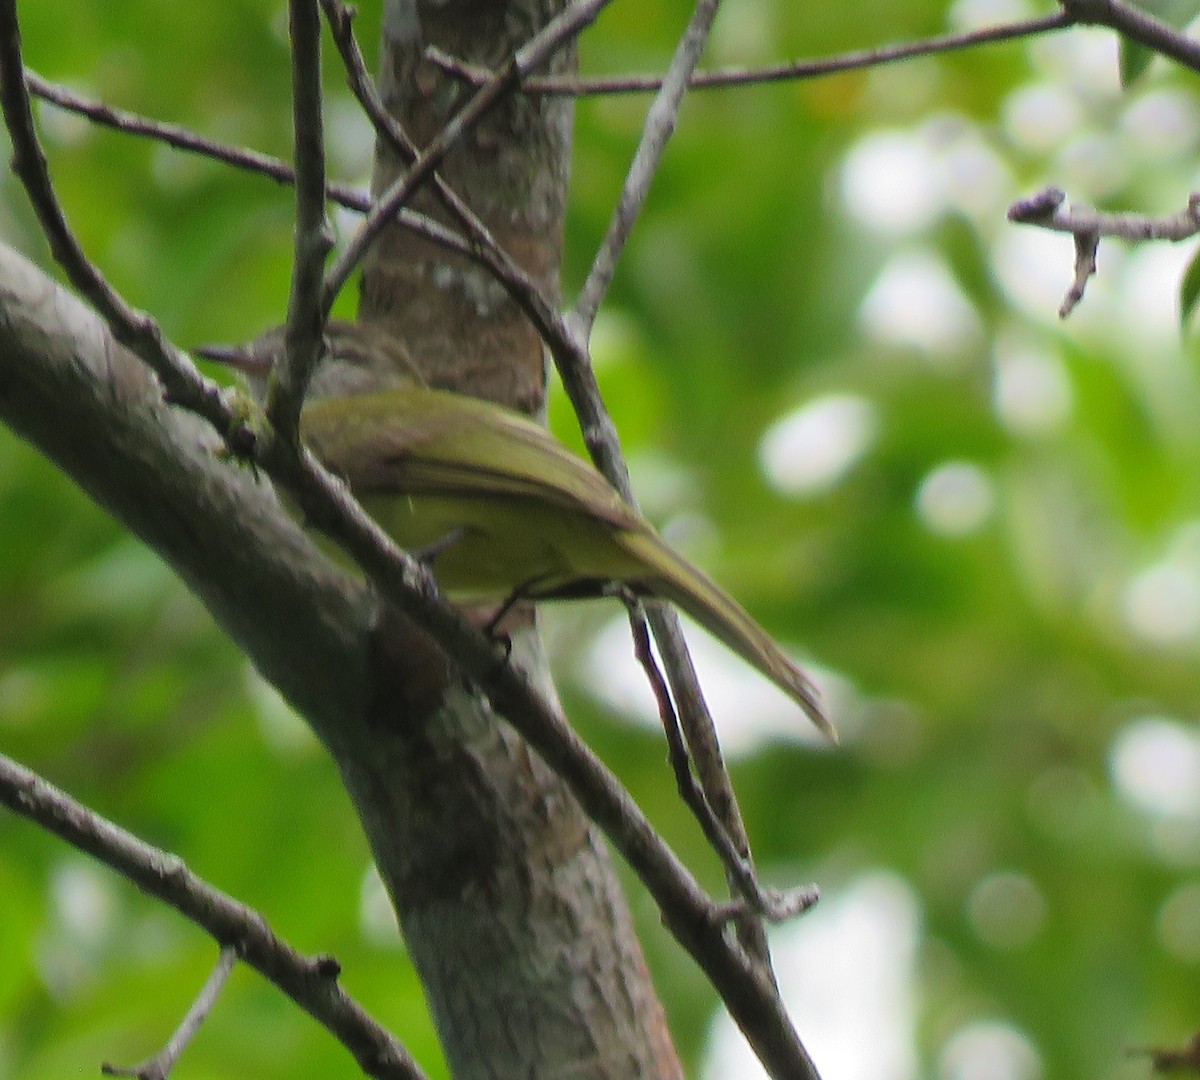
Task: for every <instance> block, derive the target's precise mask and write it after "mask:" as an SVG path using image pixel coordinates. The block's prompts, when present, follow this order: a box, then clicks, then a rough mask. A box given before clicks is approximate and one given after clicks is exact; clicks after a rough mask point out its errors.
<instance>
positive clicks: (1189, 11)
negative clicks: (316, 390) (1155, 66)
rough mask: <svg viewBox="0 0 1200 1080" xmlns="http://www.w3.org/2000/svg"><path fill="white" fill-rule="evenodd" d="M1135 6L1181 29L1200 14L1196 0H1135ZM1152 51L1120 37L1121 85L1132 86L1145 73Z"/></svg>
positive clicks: (1152, 57)
mask: <svg viewBox="0 0 1200 1080" xmlns="http://www.w3.org/2000/svg"><path fill="white" fill-rule="evenodd" d="M1134 6H1135V7H1139V8H1141V9H1142V10H1143V11H1144V12H1146V14H1148V15H1153V16H1154V17H1155V18H1156V19H1159V20H1161V21H1162V22H1165V23H1166V24H1167V25H1168V26H1170V27H1173V28H1174V29H1176V30H1183V29H1185V28H1186V27H1187V25H1188V24H1189V23H1190V22H1191V21H1192V20H1193V19H1194V18H1195V17H1196V16H1197V15H1200V3H1197V2H1196V0H1135V2H1134ZM1153 59H1154V52H1153V51H1152V50H1150V49H1148V48H1146V46H1145V45H1141V44H1139V43H1138V42H1136V41H1130V40H1128V39H1127V38H1122V39H1121V85H1122V86H1126V87H1128V86H1132V85H1133V84H1134V82H1136V81H1137V80H1138V79H1139V78H1141V77H1142V75H1144V74H1145V73H1146V70H1147V68H1149V67H1150V61H1152V60H1153Z"/></svg>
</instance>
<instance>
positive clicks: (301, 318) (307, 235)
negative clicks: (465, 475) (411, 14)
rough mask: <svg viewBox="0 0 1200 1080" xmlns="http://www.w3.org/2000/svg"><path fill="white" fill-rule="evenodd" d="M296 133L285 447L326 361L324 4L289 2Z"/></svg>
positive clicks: (283, 391) (276, 422)
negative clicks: (312, 381) (320, 365)
mask: <svg viewBox="0 0 1200 1080" xmlns="http://www.w3.org/2000/svg"><path fill="white" fill-rule="evenodd" d="M288 33H289V35H290V37H291V42H292V127H293V132H292V135H293V141H294V144H295V161H296V239H295V257H294V259H293V261H292V285H291V289H290V290H289V293H288V315H287V330H286V332H285V343H286V348H285V350H284V355H283V361H282V363H280V364H279V365H278V367H277V368H276V370H274V371H273V372H272V378H271V382H270V384H269V387H268V392H267V405H266V411H267V416H268V417H269V418H270V420H271V423H272V425H273V426H274V428H275V431H276V433H277V434H278V435H279V436H280V437H281V438H284V439H295V440H297V441H298V440H299V438H300V435H299V428H300V407H301V406H302V405H303V404H304V394H305V391H307V389H308V384H309V380H310V379H311V378H312V373H313V372H314V371H315V370H316V367H317V362H318V361H319V360H320V358H321V348H322V344H321V342H322V338H323V336H324V330H325V317H326V314H327V313H326V312H325V311H323V310H322V308H321V283H322V278H323V275H324V267H325V259H326V258H327V257H328V255H329V252H330V249H331V248H332V247H333V230H332V229H330V227H329V221H328V219H327V218H326V216H325V129H324V123H323V121H322V118H321V14H320V10H319V9H318V7H317V0H289V2H288Z"/></svg>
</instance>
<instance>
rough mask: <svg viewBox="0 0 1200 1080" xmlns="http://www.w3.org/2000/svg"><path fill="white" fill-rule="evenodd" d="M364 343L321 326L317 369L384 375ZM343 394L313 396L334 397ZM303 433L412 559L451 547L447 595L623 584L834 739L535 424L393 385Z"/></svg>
mask: <svg viewBox="0 0 1200 1080" xmlns="http://www.w3.org/2000/svg"><path fill="white" fill-rule="evenodd" d="M272 333H274V338H272V336H271V334H272ZM364 341H365V338H364V331H363V330H362V329H361V328H360V327H357V326H348V325H347V324H335V325H334V326H331V328H330V332H329V346H330V353H331V356H332V358H333V359H332V361H327V364H328V363H331V362H332V363H334V364H336V363H337V362H338V361H339V359H340V360H342V362H343V366H347V368H348V366H349V365H353V366H354V368H355V370H356V371H358V372H360V373H361V370H362V369H363V368H364V367H368V366H372V365H373V366H376V367H379V366H381V364H382V363H383V361H384V360H385V359H386V358H382V357H380V356H379V355H377V353H378V352H380V351H381V350H378V349H375V350H373V349H371V348H368V347H365V346H364ZM281 345H282V338H281V336H280V335H279V334H278V332H269V333H268V335H264V337H263V338H260V339H258V341H257V342H255V343H254V345H252V346H250V347H249V350H248V351H243V352H242V353H241V354H240V357H241V359H240V361H239V359H237V358H236V357H237V355H238V354H235V353H233V352H232V351H220V350H207V351H206V352H205V355H209V356H214V357H217V358H221V359H225V360H232V362H234V363H237V364H239V366H242V367H245V368H251V367H252V364H251V360H254V361H255V362H258V361H261V359H262V357H263V354H264V352H266V353H270V352H278V351H279V349H280V347H281ZM352 346H353V348H352ZM267 358H268V359H269V360H273V359H274V356H270V355H269V356H268V357H267ZM260 366H261V365H260ZM401 366H403V365H401ZM320 377H321V376H320V373H319V375H318V379H320ZM396 381H397V380H394V379H393V382H396ZM327 385H328V386H330V387H332V385H333V384H332V383H328V384H327ZM344 385H345V384H344V381H343V383H342V384H341V389H340V390H337V391H334V390H332V389H324V390H322V391H320V392H322V393H340V392H342V391H343V390H344ZM301 432H302V435H303V437H304V440H305V442H307V443H308V444H309V446H310V447H311V448H312V450H313V452H314V453H315V454H316V455H317V457H318V458H319V459H320V460H321V461H322V462H323V463H324V464H325V465H326V466H327V467H328V468H329V469H330V470H331V471H333V472H334V473H336V474H337V475H339V476H341V477H342V478H343V479H345V480H346V482H347V483H348V484H349V485H350V488H351V490H352V491H353V492H354V494H355V495H356V496H357V497H358V499H359V500H360V501H361V502H362V503H363V506H364V507H365V508H366V510H367V511H368V513H370V514H371V516H372V517H373V518H375V520H376V521H377V522H378V523H379V524H380V525H381V526H382V527H383V528H384V529H385V530H387V532H388V533H389V534H391V535H392V536H393V537H394V539H395V540H396V541H397V543H399V544H400V545H401V546H402V547H404V548H407V549H409V550H421V549H423V548H429V547H431V546H436V545H438V544H439V543H440V542H442V541H449V542H448V543H446V544H445V546H444V547H443V548H442V549H441V550H440V551H439V553H438V555H437V556H436V559H435V561H434V564H433V569H434V573H435V575H436V576H437V579H438V583H439V584H440V585H441V587H442V588H443V589H444V590H445V591H446V592H447V593H448V594H449V595H450V596H452V597H453V598H455V599H457V600H461V601H495V602H502V601H504V600H506V599H508V598H509V597H510V596H512V595H514V594H517V593H519V594H520V595H522V596H525V597H527V598H529V599H533V600H539V599H556V598H569V597H584V596H597V595H600V594H602V593H603V592H604V591H605V589H606V587H611V586H612V585H613V584H620V585H623V586H625V587H627V588H629V589H631V590H632V591H633V592H634V593H636V594H638V595H640V596H649V597H657V598H660V599H664V600H669V601H671V602H672V603H674V604H676V605H677V606H678V607H680V608H681V609H682V610H683V611H685V612H687V614H688V615H690V616H691V617H692V618H693V619H695V620H696V621H697V622H698V623H700V625H701V626H703V627H704V628H705V629H706V630H708V631H709V633H711V634H713V635H714V636H715V637H716V638H718V639H719V640H720V641H722V642H723V643H724V644H725V645H727V646H728V647H729V648H730V649H732V650H733V651H734V652H736V653H737V654H738V655H739V656H741V657H742V658H743V659H745V660H746V661H747V662H748V663H750V664H751V665H753V666H754V667H755V668H757V669H758V670H759V671H761V672H762V673H763V674H764V675H766V676H767V677H768V678H770V679H771V680H772V681H773V682H775V683H776V684H777V685H778V686H780V687H781V688H782V689H783V690H785V691H786V692H787V693H788V694H789V695H790V696H791V697H792V698H793V699H794V700H795V701H797V702H798V703H799V704H800V706H801V707H802V708H803V709H804V710H805V712H806V713H808V715H809V716H810V717H811V718H812V719H813V721H814V722H815V723H816V724H817V725H818V727H820V728H821V730H822V731H824V732H825V733H826V734H827V735H829V736H830V737H831V738H832V737H835V736H834V730H833V728H832V726H831V725H830V724H829V722H828V720H826V719H825V717H824V714H823V713H822V712H821V709H820V706H819V704H818V703H817V699H816V694H815V691H814V689H813V687H812V684H811V682H810V681H809V680H808V678H807V677H806V676H805V674H804V673H803V672H802V671H801V670H800V668H799V667H797V665H796V664H795V663H794V662H793V661H792V660H791V659H790V658H789V657H788V656H787V655H786V654H785V653H784V652H783V650H782V649H780V647H779V646H778V645H777V644H776V643H775V641H774V640H773V639H772V638H771V637H770V635H769V634H767V633H766V631H764V630H763V629H762V628H761V627H760V626H759V625H758V624H757V623H756V622H755V621H754V620H753V619H752V618H751V617H750V616H749V615H748V614H747V613H746V612H745V610H744V609H743V608H742V607H741V606H740V605H739V604H738V603H737V602H736V601H735V600H733V599H732V598H731V597H730V596H729V595H727V594H726V593H725V592H724V591H723V590H722V589H721V588H720V587H719V586H718V585H717V584H716V583H715V582H713V581H712V579H711V578H709V577H708V576H707V575H706V574H705V573H704V572H703V571H702V570H700V569H698V568H697V567H695V566H693V565H692V564H691V563H689V562H688V561H687V560H686V559H684V558H683V557H682V556H680V555H679V554H677V553H676V552H675V551H674V550H672V549H671V548H670V547H668V546H667V544H666V543H664V542H663V540H662V539H661V538H660V537H659V536H658V534H657V533H656V532H655V531H654V529H653V528H652V527H651V526H650V525H649V523H647V522H646V520H645V519H644V518H642V517H641V515H639V514H638V513H636V512H635V511H634V510H633V509H631V508H630V507H629V506H628V504H626V503H625V502H624V501H623V500H622V499H621V498H620V496H619V495H618V494H617V493H616V491H615V490H614V489H613V488H612V487H611V485H609V483H608V482H607V481H606V480H605V479H604V478H603V477H602V476H601V475H600V474H599V473H598V472H597V471H596V470H595V469H593V468H592V467H591V466H590V465H589V464H587V463H586V462H585V461H583V460H582V459H581V458H579V457H576V456H575V455H574V454H572V453H571V452H570V451H569V450H567V449H566V448H565V447H564V446H562V445H561V444H560V443H559V442H557V441H556V440H555V439H554V438H553V437H552V436H551V435H549V434H548V433H547V432H546V431H545V429H543V428H541V427H539V426H538V425H537V424H535V423H533V422H532V421H530V420H527V419H525V418H524V417H522V416H519V415H518V414H516V413H513V412H510V411H509V410H507V409H503V408H500V407H499V406H496V405H493V404H491V403H488V402H484V401H481V400H478V399H476V398H471V397H465V396H463V395H460V394H453V393H450V392H447V391H442V390H431V389H427V388H426V387H424V386H420V385H416V384H414V383H412V382H411V381H403V383H402V385H398V386H394V387H393V388H391V389H386V390H379V391H373V392H370V393H357V394H353V395H351V396H348V397H345V396H329V397H318V398H317V399H316V400H314V401H311V403H310V404H308V405H306V406H305V408H304V412H303V414H302V418H301Z"/></svg>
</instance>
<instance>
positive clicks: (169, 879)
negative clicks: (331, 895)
mask: <svg viewBox="0 0 1200 1080" xmlns="http://www.w3.org/2000/svg"><path fill="white" fill-rule="evenodd" d="M0 804H2V805H4V806H7V807H8V808H9V809H10V810H11V811H13V813H16V814H19V815H20V816H21V817H24V818H27V819H28V820H29V821H32V822H34V823H36V824H37V825H40V826H41V827H42V828H44V829H47V830H49V831H50V832H52V833H54V834H55V835H56V836H59V837H61V838H62V839H63V840H65V841H66V842H67V843H68V844H71V845H72V846H73V847H75V848H78V849H79V850H80V851H84V852H86V853H87V854H89V855H91V856H93V857H94V858H96V859H98V860H99V861H100V862H102V863H104V864H105V865H106V866H109V867H111V868H112V869H113V870H115V871H116V872H117V873H119V874H121V875H122V876H123V877H125V878H126V879H128V880H129V881H131V882H132V883H133V884H134V885H136V886H137V887H138V888H139V889H141V890H142V891H143V892H144V893H146V894H147V895H149V896H153V897H155V898H156V899H158V900H161V901H162V902H163V903H165V904H168V905H170V906H171V907H173V908H174V909H175V910H176V911H178V912H179V913H180V914H181V915H183V916H184V917H185V918H187V919H189V920H190V921H191V922H193V923H195V924H196V925H197V926H199V927H200V928H201V929H203V930H205V931H207V932H208V933H209V934H210V935H211V936H212V937H213V939H214V940H215V941H216V942H217V943H218V944H219V945H221V946H223V947H224V946H227V945H232V946H236V948H237V951H238V955H239V956H240V957H241V959H242V960H244V961H245V962H246V963H247V964H249V965H250V966H251V967H252V968H254V970H255V971H257V972H259V974H261V975H262V976H263V977H264V978H266V979H268V980H269V981H270V982H272V983H274V984H275V986H277V987H278V988H279V989H280V990H281V991H283V993H284V994H286V995H287V996H288V997H289V998H291V999H292V1001H294V1002H295V1003H296V1004H297V1005H299V1006H300V1008H302V1009H303V1010H304V1011H305V1012H306V1013H308V1014H309V1015H310V1016H311V1017H313V1019H315V1020H316V1021H317V1022H318V1023H320V1024H321V1025H323V1026H324V1027H325V1028H327V1029H328V1030H329V1031H330V1032H332V1033H333V1035H334V1036H335V1037H336V1038H337V1039H338V1041H339V1042H341V1043H342V1045H343V1046H345V1047H346V1049H347V1050H349V1051H350V1052H351V1053H352V1054H353V1055H354V1057H355V1058H356V1060H357V1061H358V1063H359V1065H360V1066H361V1067H362V1069H363V1071H364V1072H365V1073H367V1075H368V1076H373V1077H379V1078H381V1080H427V1078H426V1077H425V1073H424V1072H423V1071H422V1070H421V1068H420V1066H419V1065H417V1063H416V1062H415V1061H414V1060H413V1058H412V1057H411V1055H410V1054H409V1053H408V1051H407V1050H405V1049H404V1047H403V1046H401V1045H400V1043H399V1042H397V1041H396V1039H395V1037H394V1036H393V1035H392V1034H391V1033H390V1032H388V1031H387V1030H385V1029H384V1028H383V1027H381V1026H380V1025H379V1024H378V1023H377V1022H376V1021H375V1020H373V1019H372V1018H371V1017H370V1016H369V1015H368V1014H367V1012H366V1011H365V1010H364V1009H363V1008H362V1006H361V1005H359V1004H358V1003H357V1002H356V1001H355V1000H354V999H353V998H352V997H350V995H349V994H347V993H346V991H345V990H343V989H342V987H341V985H340V984H339V983H338V982H337V978H336V974H335V973H334V970H333V968H331V966H330V964H329V962H328V958H317V959H311V958H309V957H306V956H304V955H302V954H301V953H299V952H297V951H296V950H295V949H293V948H292V947H291V946H290V945H288V944H287V942H285V941H283V940H282V939H281V938H279V937H277V936H276V935H275V933H274V932H273V931H272V930H271V928H270V927H269V926H268V925H267V921H266V919H265V918H263V916H262V915H260V914H259V913H258V912H257V911H254V910H253V909H252V908H248V907H246V905H244V904H242V903H240V902H239V901H237V900H235V899H234V898H233V897H232V896H229V895H228V894H226V893H223V892H221V891H220V890H219V889H215V888H213V886H211V885H209V884H208V883H207V882H205V881H203V880H202V879H201V878H199V877H197V876H196V875H195V874H194V873H192V871H191V870H189V869H188V867H187V866H186V865H185V864H184V862H183V861H182V860H181V859H179V858H178V857H176V856H174V855H170V854H168V853H167V852H165V851H161V850H159V849H157V848H154V847H151V846H150V845H149V844H147V843H145V842H144V841H142V840H139V839H138V838H137V837H136V836H133V835H132V834H130V833H128V832H126V831H125V830H124V829H122V828H120V827H119V826H118V825H115V824H113V823H112V822H111V821H107V820H106V819H105V818H102V817H101V816H100V815H99V814H97V813H95V812H94V811H92V810H90V809H88V807H86V806H84V805H83V804H81V803H79V802H76V801H75V800H74V799H72V798H71V797H70V796H69V795H67V794H66V793H65V792H63V791H60V790H59V789H58V788H56V787H54V786H53V785H52V784H50V783H48V782H47V781H45V780H43V779H42V778H41V777H39V776H37V775H36V774H35V773H32V772H30V771H29V770H28V769H26V768H24V767H23V766H21V765H19V764H17V763H16V762H15V761H13V760H12V759H11V758H8V757H5V756H4V755H2V754H0Z"/></svg>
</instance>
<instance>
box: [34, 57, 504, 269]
mask: <svg viewBox="0 0 1200 1080" xmlns="http://www.w3.org/2000/svg"><path fill="white" fill-rule="evenodd" d="M25 81H26V83H27V85H28V87H29V91H30V93H31V94H33V95H34V96H35V97H39V98H41V99H42V100H43V101H46V102H48V103H49V104H51V105H54V106H55V107H57V108H60V109H63V110H65V111H67V112H72V113H75V114H76V115H78V116H86V117H87V118H88V119H89V120H91V121H93V122H94V123H97V124H102V125H104V126H105V127H109V128H112V129H113V130H115V131H120V132H123V133H125V134H127V135H137V136H139V137H142V138H148V139H153V140H155V141H156V142H161V143H163V144H165V145H166V146H170V147H172V148H174V149H176V150H180V151H183V152H185V153H191V154H198V155H200V156H201V157H206V158H210V159H212V160H213V161H220V162H222V163H224V164H226V165H232V166H233V167H235V168H238V169H242V170H244V171H246V172H252V173H257V174H258V175H260V176H265V177H267V178H268V179H270V180H274V181H275V182H276V183H279V184H287V185H289V186H291V185H293V184H295V182H296V170H295V169H294V168H293V167H292V166H291V164H290V163H289V162H286V161H283V160H282V159H281V158H277V157H272V156H271V155H270V154H263V153H260V152H259V151H257V150H249V149H246V148H244V147H240V146H231V145H229V144H228V143H222V142H218V141H217V140H215V139H209V138H207V137H205V136H203V135H198V134H197V133H196V132H194V131H191V130H189V129H188V128H184V127H180V126H179V125H177V124H168V123H165V122H163V121H161V120H151V119H149V118H148V117H145V116H140V115H138V114H137V113H132V112H127V111H125V110H123V109H116V108H113V107H112V106H111V105H106V104H104V103H103V102H98V101H91V100H89V99H88V98H85V97H82V96H81V95H79V94H75V93H73V92H72V91H70V90H68V89H67V88H66V87H63V86H59V85H58V84H56V83H52V82H48V81H47V80H46V79H43V78H42V77H41V76H40V75H38V74H36V73H35V72H34V71H33V70H32V69H30V68H26V69H25ZM325 197H326V198H328V199H330V200H331V201H333V202H335V203H337V204H338V205H339V206H344V207H345V208H346V209H347V210H354V211H356V212H358V213H360V214H365V213H367V211H369V210H370V209H371V206H372V203H371V197H370V195H368V194H367V192H365V191H362V190H360V189H358V188H355V187H353V186H351V185H349V184H340V183H336V182H331V183H328V184H327V185H326V187H325ZM396 220H397V222H398V223H399V224H400V225H401V226H402V227H403V228H406V229H408V230H409V231H410V232H415V233H417V234H418V235H420V236H422V237H424V238H425V239H426V240H429V241H430V242H431V243H434V244H439V245H440V246H442V247H444V248H447V249H449V250H450V251H453V252H455V253H457V254H459V255H465V256H466V257H467V258H471V259H476V260H480V259H481V255H480V253H479V252H477V251H476V250H475V249H474V248H473V247H472V245H471V244H469V243H468V242H467V241H466V240H464V239H463V238H462V237H461V236H459V235H458V234H457V233H455V232H454V231H452V230H451V229H448V228H447V227H446V226H445V225H442V224H441V223H440V222H437V221H434V220H433V219H432V218H429V217H426V216H425V215H424V214H420V213H417V212H415V211H413V210H408V209H403V210H401V211H400V213H399V215H398V217H397V219H396Z"/></svg>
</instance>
